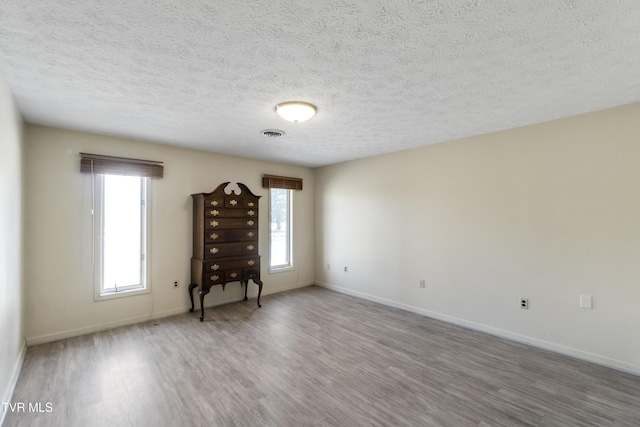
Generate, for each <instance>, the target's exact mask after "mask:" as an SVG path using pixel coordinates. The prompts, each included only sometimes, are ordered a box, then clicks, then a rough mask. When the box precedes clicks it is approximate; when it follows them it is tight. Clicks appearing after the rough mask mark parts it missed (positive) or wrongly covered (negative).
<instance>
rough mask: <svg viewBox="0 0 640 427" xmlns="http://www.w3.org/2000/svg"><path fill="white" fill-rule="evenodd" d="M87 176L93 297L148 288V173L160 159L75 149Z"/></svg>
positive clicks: (153, 173) (157, 169)
mask: <svg viewBox="0 0 640 427" xmlns="http://www.w3.org/2000/svg"><path fill="white" fill-rule="evenodd" d="M80 172H81V173H86V174H90V175H91V182H92V199H91V200H92V202H91V215H92V222H93V265H94V271H95V299H96V301H98V300H102V299H108V298H115V297H121V296H128V295H136V294H139V293H146V292H149V283H148V280H147V278H148V276H147V272H148V270H149V256H148V252H147V249H148V247H149V232H148V230H149V222H150V221H149V218H150V209H149V206H150V205H149V197H150V194H151V191H150V187H151V181H150V178H162V177H163V175H164V166H163V163H162V162H156V161H151V160H139V159H129V158H125V157H113V156H104V155H100V154H87V153H80Z"/></svg>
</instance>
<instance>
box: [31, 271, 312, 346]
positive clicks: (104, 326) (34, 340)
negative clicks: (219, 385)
mask: <svg viewBox="0 0 640 427" xmlns="http://www.w3.org/2000/svg"><path fill="white" fill-rule="evenodd" d="M313 283H314V282H308V283H301V284H298V285H293V286H283V287H280V288H276V289H273V288H272V287H265V288H264V289H263V292H262V296H263V297H264V296H265V295H271V294H276V293H279V292H284V291H290V290H293V289H297V288H301V287H304V286H310V285H313ZM255 298H257V295H255V296H253V297H251V296H250V297H249V299H255ZM243 299H244V295H242V296H241V297H238V296H233V297H229V298H225V299H215V300H214V299H213V298H209V299H208V300H207V302H208V303H209V304H205V306H204V308H205V309H206V308H210V307H215V306H218V305H224V304H229V303H233V302H239V301H242V300H243ZM194 300H195V298H194ZM190 308H191V306H190V305H189V306H185V307H179V308H175V309H172V310H167V311H163V312H156V313H152V314H151V316H149V315H144V316H136V317H130V318H127V319H120V320H116V321H113V322H107V323H100V324H97V325H91V326H86V327H83V328H77V329H69V330H66V331H61V332H55V333H52V334H46V335H39V336H35V337H27V340H26V345H27V346H34V345H38V344H45V343H48V342H53V341H59V340H63V339H67V338H73V337H78V336H81V335H86V334H91V333H94V332H100V331H106V330H108V329H114V328H118V327H120V326H128V325H134V324H136V323H142V322H147V321H149V320H156V319H161V318H164V317H169V316H175V315H178V314H184V313H188V312H189V309H190ZM196 311H200V307H199V305H198V302H196V307H195V308H194V312H196ZM25 348H26V347H25Z"/></svg>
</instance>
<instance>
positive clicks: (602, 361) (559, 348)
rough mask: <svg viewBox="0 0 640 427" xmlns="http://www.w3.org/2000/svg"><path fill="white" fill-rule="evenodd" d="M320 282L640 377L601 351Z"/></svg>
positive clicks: (637, 371) (633, 367)
mask: <svg viewBox="0 0 640 427" xmlns="http://www.w3.org/2000/svg"><path fill="white" fill-rule="evenodd" d="M316 285H318V286H322V287H323V288H327V289H330V290H332V291H336V292H340V293H343V294H346V295H351V296H354V297H357V298H362V299H365V300H368V301H373V302H377V303H379V304H383V305H387V306H390V307H394V308H399V309H401V310H405V311H409V312H412V313H416V314H420V315H422V316H425V317H429V318H432V319H436V320H441V321H443V322H447V323H451V324H454V325H456V326H462V327H464V328H468V329H472V330H475V331H479V332H484V333H487V334H490V335H494V336H497V337H500V338H506V339H508V340H511V341H516V342H519V343H522V344H527V345H531V346H533V347H537V348H540V349H543V350H549V351H552V352H554V353H559V354H563V355H565V356H570V357H573V358H576V359H580V360H583V361H586V362H591V363H595V364H597V365H601V366H606V367H608V368H613V369H616V370H619V371H623V372H627V373H629V374H633V375H639V376H640V366H639V365H636V364H633V363H629V362H625V361H622V360H617V359H612V358H609V357H606V356H602V355H599V354H594V353H590V352H586V351H583V350H579V349H575V348H572V347H567V346H564V345H560V344H556V343H552V342H549V341H544V340H540V339H538V338H533V337H528V336H526V335H520V334H516V333H513V332H510V331H506V330H504V329H498V328H494V327H491V326H487V325H483V324H480V323H475V322H470V321H468V320H464V319H460V318H458V317H453V316H449V315H446V314H442V313H438V312H435V311H430V310H425V309H422V308H419V307H414V306H411V305H407V304H402V303H399V302H396V301H392V300H389V299H385V298H380V297H377V296H374V295H369V294H366V293H363V292H358V291H353V290H351V289H347V288H343V287H341V286H335V285H331V284H328V283H324V282H316Z"/></svg>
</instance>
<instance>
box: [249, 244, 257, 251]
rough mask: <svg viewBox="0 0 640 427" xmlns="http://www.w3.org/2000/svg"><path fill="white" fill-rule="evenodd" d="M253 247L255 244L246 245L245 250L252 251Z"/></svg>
mask: <svg viewBox="0 0 640 427" xmlns="http://www.w3.org/2000/svg"><path fill="white" fill-rule="evenodd" d="M254 248H255V246H253V245H247V250H248V251H252V250H253V249H254Z"/></svg>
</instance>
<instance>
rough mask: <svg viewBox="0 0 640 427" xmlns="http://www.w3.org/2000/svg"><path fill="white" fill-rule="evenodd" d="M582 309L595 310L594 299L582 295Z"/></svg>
mask: <svg viewBox="0 0 640 427" xmlns="http://www.w3.org/2000/svg"><path fill="white" fill-rule="evenodd" d="M580 308H588V309H589V310H591V309H592V308H593V297H591V295H580Z"/></svg>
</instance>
